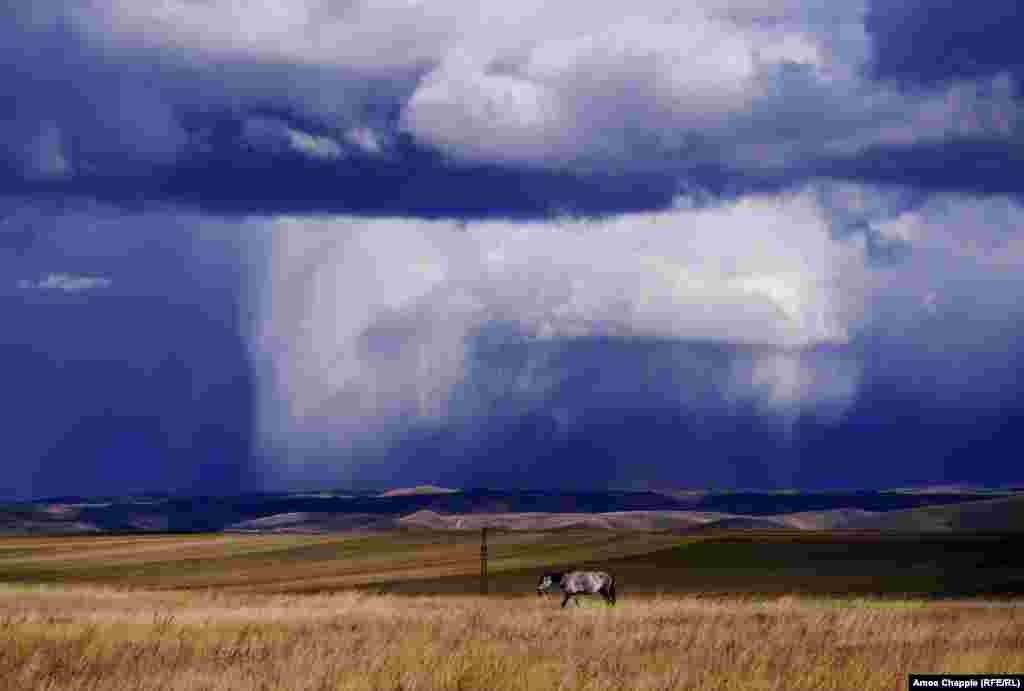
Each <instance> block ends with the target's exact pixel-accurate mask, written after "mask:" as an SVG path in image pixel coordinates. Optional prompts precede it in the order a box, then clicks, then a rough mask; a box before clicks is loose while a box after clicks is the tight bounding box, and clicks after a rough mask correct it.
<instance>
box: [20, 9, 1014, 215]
mask: <svg viewBox="0 0 1024 691" xmlns="http://www.w3.org/2000/svg"><path fill="white" fill-rule="evenodd" d="M947 4H948V3H944V4H940V6H937V9H936V8H933V7H932V4H931V3H928V4H925V3H920V4H913V5H911V6H910V7H903V6H897V5H896V4H893V3H887V2H876V3H874V4H872V5H871V7H870V8H869V9H870V11H869V12H867V14H866V16H867V23H866V24H865V23H864V22H865V8H863V7H862V6H861V5H860V4H859V3H857V2H853V3H844V4H842V6H839V4H838V3H837V4H829V3H822V2H819V1H818V0H786V1H785V2H779V3H768V2H750V1H747V0H743V1H741V0H735V1H732V0H729V1H726V0H705V1H704V2H701V3H698V4H697V5H696V6H695V7H693V8H691V9H688V10H686V11H685V12H683V11H680V10H679V9H678V8H673V6H671V5H670V4H666V3H661V2H658V1H656V0H648V1H645V2H643V3H641V4H640V5H638V6H637V7H636V8H634V10H635V11H631V13H629V16H625V13H622V12H621V11H612V10H609V9H607V8H605V9H602V10H601V11H593V10H588V12H587V13H585V14H584V15H582V16H581V15H580V13H579V12H576V11H574V10H572V9H571V7H569V6H567V7H565V8H556V7H551V6H541V5H538V6H537V7H532V6H531V7H526V6H524V7H521V8H518V7H517V8H511V7H507V6H505V5H502V6H501V8H492V10H494V11H495V12H498V14H497V17H498V18H500V19H501V20H502V21H501V22H497V20H496V19H495V18H494V17H491V19H487V16H488V13H487V12H482V11H481V7H479V6H477V5H476V4H475V3H461V2H457V1H456V0H446V1H444V2H439V3H430V4H425V3H422V4H417V3H410V4H396V5H391V4H388V3H384V4H364V3H354V4H353V3H348V4H340V3H334V2H323V3H314V2H298V3H295V4H294V5H289V6H287V7H284V6H282V7H281V8H278V9H276V10H275V9H274V8H272V7H269V6H268V7H261V8H253V7H248V8H247V9H245V10H244V11H243V10H242V9H241V6H240V5H237V3H234V2H233V0H220V1H219V2H214V3H206V4H197V3H183V2H171V3H167V4H166V5H164V6H162V7H157V6H150V5H144V6H135V5H133V4H131V3H125V2H121V1H120V0H104V1H103V2H97V3H92V4H88V5H75V4H72V3H67V2H60V1H57V0H48V1H47V2H39V3H31V4H15V5H11V6H8V7H6V8H5V9H3V10H0V12H3V15H2V17H0V19H2V20H3V21H2V22H0V24H2V26H3V27H4V28H3V29H0V32H2V35H0V45H2V47H0V52H2V56H3V58H4V59H3V60H2V61H0V64H2V65H3V66H2V67H0V78H2V80H3V81H4V83H5V85H7V88H8V91H9V92H10V93H13V94H15V95H16V97H15V98H12V99H7V100H5V104H4V105H3V106H0V124H2V131H0V159H2V161H0V188H2V189H3V190H4V191H6V192H8V193H17V194H22V195H32V196H38V197H51V198H52V197H65V196H87V197H92V198H95V199H101V200H106V201H111V202H116V203H119V204H137V203H144V202H152V201H169V202H176V203H181V204H186V205H189V206H192V207H198V208H201V209H206V210H209V211H214V212H217V213H232V214H235V213H237V214H245V213H258V214H274V213H286V212H287V213H301V212H328V213H354V214H366V215H396V214H398V215H416V216H424V217H437V216H455V217H458V216H461V217H494V216H505V217H524V216H535V217H540V216H553V215H558V214H561V213H565V212H571V213H583V214H608V213H617V212H623V211H634V210H640V209H658V208H665V207H666V206H668V205H669V204H670V203H671V200H672V198H673V197H674V196H676V195H678V194H680V193H686V192H688V191H693V190H694V189H699V190H702V191H704V192H705V193H708V192H710V193H711V194H714V195H719V196H724V197H729V198H735V197H737V196H740V195H743V194H746V193H751V192H763V191H766V190H778V189H782V188H785V187H788V186H792V185H794V184H798V183H800V182H802V181H803V180H805V179H807V177H808V176H813V177H823V176H824V177H830V176H836V177H843V178H853V179H861V180H867V181H872V180H876V181H885V182H888V181H892V180H893V179H894V178H898V179H899V182H901V183H903V184H915V182H916V184H918V185H919V186H921V187H925V188H938V189H967V190H974V189H976V188H977V187H979V186H985V185H988V184H991V185H992V186H993V190H994V191H999V192H1010V193H1019V192H1020V189H1019V183H1016V182H1015V181H1016V180H1017V179H1021V176H1019V175H1014V174H1013V173H1014V172H1015V171H1016V170H1017V168H1018V167H1019V161H1018V158H1019V156H1018V155H1017V153H1015V152H1019V150H1020V149H1021V148H1022V147H1021V146H1020V137H1021V135H1020V126H1019V114H1020V107H1019V103H1018V102H1017V101H1016V100H1015V99H1014V97H1013V96H1012V93H1013V91H1014V90H1015V89H1017V88H1019V79H1016V80H1015V78H1019V76H1020V75H1019V66H1020V59H1019V53H1014V52H1013V51H1014V50H1015V47H1014V43H1013V42H1012V41H1010V40H1008V39H1007V36H1009V34H1008V33H1007V32H1008V31H1009V28H1008V27H1009V26H1010V25H1011V24H1012V22H1010V21H1007V18H1006V17H1004V16H1003V15H1004V14H1006V12H1007V11H1008V9H1007V8H1008V7H1009V3H1004V2H998V3H992V5H991V7H990V6H989V5H986V7H985V8H981V9H979V10H973V9H972V11H971V12H969V13H966V14H964V15H963V17H961V14H960V13H959V11H956V12H954V10H953V9H952V5H950V6H949V7H948V8H947V7H946V5H947ZM236 5H237V6H236ZM499 10H500V11H499ZM492 14H493V12H492ZM961 20H962V21H961ZM499 24H500V26H499ZM213 26H220V28H219V29H216V30H214V29H213V28H211V27H213ZM954 27H958V28H957V29H956V31H959V32H961V33H963V34H964V35H965V36H966V37H967V38H964V39H963V40H962V41H954V44H955V45H956V46H959V47H960V51H961V52H960V54H961V55H967V56H972V57H974V58H975V59H974V61H973V62H970V61H968V60H967V58H963V59H960V58H956V59H951V60H952V62H951V61H950V60H946V61H945V62H943V61H941V60H937V59H936V56H935V55H933V53H936V54H937V53H938V51H939V50H940V46H944V45H947V44H948V43H949V41H948V40H947V39H949V36H950V32H952V31H954ZM993 32H995V33H994V34H993ZM954 33H955V34H956V36H959V35H960V34H959V33H956V32H954ZM990 34H992V40H991V41H990V40H988V39H987V38H986V39H982V38H981V36H982V35H985V36H986V37H987V36H989V35H990ZM907 36H912V37H913V40H907ZM911 47H912V48H913V51H914V52H913V55H912V56H909V54H904V53H906V51H909V50H911ZM918 47H920V49H918ZM900 51H904V52H903V53H901V52H900ZM944 55H945V53H944ZM911 57H912V59H911ZM935 65H938V66H939V67H936V68H935V70H933V71H932V72H927V70H926V66H933V67H934V66H935ZM871 70H874V76H875V78H876V79H874V80H872V79H868V78H866V77H865V75H866V74H867V73H868V72H870V71H871ZM1007 71H1008V72H1009V74H1010V76H1009V77H1005V79H1009V80H1010V81H1008V82H1005V83H1004V82H1001V81H999V79H1001V78H1003V77H1000V75H1001V73H1004V72H1007ZM896 78H898V79H899V80H902V83H901V84H895V83H894V79H896ZM993 79H994V80H995V81H992V80H993ZM1004 81H1005V80H1004ZM954 159H956V160H960V159H964V160H965V161H966V164H965V165H964V166H960V167H959V168H958V170H959V171H969V172H957V171H955V170H952V169H951V167H950V166H948V165H942V164H944V163H947V162H949V161H951V160H954ZM893 160H896V161H899V164H900V166H899V167H900V169H901V170H906V171H909V172H907V173H906V174H904V175H902V176H900V175H899V174H898V173H896V172H893V170H892V164H891V161H893ZM997 165H998V166H1002V170H1003V172H1004V173H1005V174H1003V175H1002V176H999V175H997V174H995V173H992V174H991V180H986V181H984V182H978V180H979V178H978V176H977V175H974V174H973V171H974V169H983V173H984V172H987V171H989V170H990V169H989V168H988V167H989V166H997ZM940 166H941V169H940Z"/></svg>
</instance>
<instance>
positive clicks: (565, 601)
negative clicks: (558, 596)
mask: <svg viewBox="0 0 1024 691" xmlns="http://www.w3.org/2000/svg"><path fill="white" fill-rule="evenodd" d="M570 597H572V595H570V594H569V593H566V594H565V597H564V598H562V608H563V609H564V608H565V605H566V603H567V602H569V598H570Z"/></svg>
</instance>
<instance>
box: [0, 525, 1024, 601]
mask: <svg viewBox="0 0 1024 691" xmlns="http://www.w3.org/2000/svg"><path fill="white" fill-rule="evenodd" d="M570 567H579V568H590V567H593V568H602V569H607V570H610V571H611V572H613V573H614V574H615V576H616V578H617V579H618V588H619V591H620V593H621V594H622V596H624V597H628V596H630V595H643V596H649V595H653V594H657V593H684V594H686V593H692V594H722V595H729V594H745V595H758V594H762V595H778V594H783V593H802V594H821V595H826V594H827V595H914V596H925V595H927V596H935V595H938V596H963V595H986V594H989V595H1007V596H1013V595H1022V594H1024V536H1022V535H1020V534H1016V535H1014V534H991V535H987V534H930V535H912V534H887V533H871V532H853V531H835V532H805V531H796V530H762V531H754V530H743V531H709V532H707V533H703V534H697V535H694V534H688V535H678V534H672V533H657V532H617V531H607V530H597V531H575V530H567V531H558V532H545V533H535V532H501V531H495V532H493V533H492V535H491V538H490V560H489V570H490V574H491V577H490V579H489V585H490V590H491V592H493V593H496V594H506V595H511V594H522V593H532V592H533V587H534V585H535V583H536V579H537V577H538V574H539V573H540V572H541V571H542V570H545V569H565V568H570ZM478 573H479V534H477V533H466V532H457V533H456V532H429V531H389V532H385V533H370V534H359V533H343V534H330V535H244V534H239V535H234V534H211V535H153V536H127V537H115V536H75V537H63V538H56V537H51V538H43V537H32V538H28V537H24V538H4V539H0V583H2V582H6V583H24V584H30V583H54V584H100V585H114V586H119V587H139V588H148V589H205V588H216V589H222V590H227V591H244V592H331V591H336V590H343V589H350V588H358V589H369V590H371V591H374V592H391V593H405V594H460V593H474V592H477V591H478V590H479V578H478Z"/></svg>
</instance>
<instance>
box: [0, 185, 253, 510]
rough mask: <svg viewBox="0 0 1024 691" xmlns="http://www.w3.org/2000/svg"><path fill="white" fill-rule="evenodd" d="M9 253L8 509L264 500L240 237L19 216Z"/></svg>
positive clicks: (5, 371)
mask: <svg viewBox="0 0 1024 691" xmlns="http://www.w3.org/2000/svg"><path fill="white" fill-rule="evenodd" d="M7 211H8V214H9V216H10V217H11V218H17V219H20V220H21V221H23V222H31V223H32V224H33V227H34V228H35V229H36V231H37V232H36V233H35V235H34V237H33V239H32V242H31V243H28V244H27V246H25V247H23V248H19V249H17V250H12V249H3V248H0V276H2V277H3V282H2V283H0V319H2V321H3V325H4V327H3V329H2V332H0V378H2V379H3V381H4V383H5V384H4V387H3V391H2V393H0V419H2V420H4V422H5V425H4V427H5V430H6V433H5V449H6V451H5V455H6V458H7V462H6V464H5V467H4V472H3V477H2V478H0V494H2V495H3V496H8V497H9V496H12V495H13V496H18V497H22V498H25V497H28V496H33V495H34V496H44V495H58V494H63V495H105V494H112V493H114V494H116V493H120V492H139V491H154V490H158V491H168V490H181V491H199V492H203V491H205V492H215V493H219V492H235V491H238V490H239V489H241V488H245V487H254V486H259V484H260V482H261V481H262V478H261V473H260V465H259V463H258V462H257V461H255V460H253V459H252V457H251V454H252V446H253V443H254V441H253V439H254V438H253V433H252V410H253V408H254V402H253V396H254V384H253V381H252V373H251V372H250V370H249V365H248V361H247V347H246V343H245V341H244V339H243V335H242V334H244V333H245V331H246V329H245V323H246V320H247V316H246V315H245V312H244V306H245V305H244V302H243V301H242V299H241V296H240V286H241V285H242V284H243V283H244V281H243V280H242V267H241V266H240V257H239V253H238V249H237V247H235V246H234V244H233V243H234V238H235V237H236V235H235V231H234V230H233V229H226V228H224V227H222V226H221V227H219V226H218V225H217V224H216V223H210V222H203V221H200V220H199V219H196V218H195V217H191V218H190V217H182V216H178V215H174V214H163V213H147V214H125V213H124V212H123V210H119V209H114V208H111V207H106V206H102V205H95V204H88V205H75V204H68V205H67V206H66V208H64V209H63V210H55V209H54V208H53V207H47V206H45V205H44V206H39V205H36V204H34V203H33V202H31V201H30V200H20V201H19V202H18V203H17V204H14V203H12V204H11V205H9V206H8V208H7Z"/></svg>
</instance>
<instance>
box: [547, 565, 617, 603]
mask: <svg viewBox="0 0 1024 691" xmlns="http://www.w3.org/2000/svg"><path fill="white" fill-rule="evenodd" d="M555 590H558V591H561V592H562V594H563V595H564V596H565V597H564V598H562V607H565V605H566V604H567V603H568V602H569V600H570V599H571V600H572V601H573V602H575V603H576V606H577V607H579V604H580V602H579V600H577V599H576V597H577V596H578V595H600V596H601V597H603V598H604V601H605V602H607V603H608V604H609V605H614V604H615V577H614V576H611V575H609V574H607V573H605V572H604V571H568V572H561V573H546V574H544V575H543V576H541V577H540V581H539V582H538V583H537V594H538V595H543V594H544V593H548V592H552V591H555Z"/></svg>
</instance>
